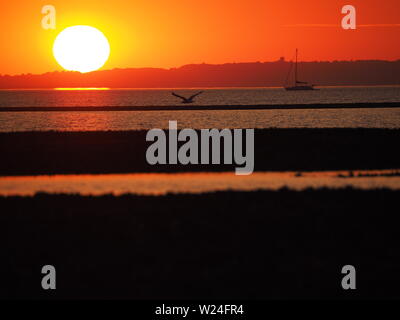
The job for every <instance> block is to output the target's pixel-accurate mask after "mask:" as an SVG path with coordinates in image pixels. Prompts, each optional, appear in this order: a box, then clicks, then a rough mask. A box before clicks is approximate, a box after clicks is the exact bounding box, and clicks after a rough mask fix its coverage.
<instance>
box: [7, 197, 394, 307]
mask: <svg viewBox="0 0 400 320" xmlns="http://www.w3.org/2000/svg"><path fill="white" fill-rule="evenodd" d="M399 195H400V192H399V191H389V190H370V191H361V190H354V189H341V190H329V189H320V190H306V191H303V192H295V191H290V190H286V189H283V190H280V191H277V192H273V191H256V192H228V191H227V192H218V193H210V194H202V195H185V194H180V195H167V196H159V197H153V196H134V195H125V196H121V197H113V196H102V197H81V196H74V195H48V194H38V195H36V196H35V197H26V198H23V197H8V198H6V197H0V207H1V208H2V212H1V214H0V239H1V240H0V241H1V242H2V255H3V256H4V257H5V259H3V260H2V263H1V264H0V278H1V279H0V280H1V286H0V297H2V298H5V297H6V298H9V299H10V298H34V299H54V298H56V299H59V298H61V299H62V298H77V299H80V298H82V299H85V298H105V299H113V298H124V299H195V298H203V299H216V298H219V299H257V300H262V299H278V298H297V299H307V298H335V299H357V298H399V291H398V288H399V285H400V272H399V270H400V253H399V250H398V243H399V240H400V236H399V232H398V225H399V222H400V218H399V215H398V212H397V211H396V210H395V208H397V207H398V199H399ZM46 264H51V265H54V266H55V267H56V269H57V290H55V291H53V292H51V294H50V293H49V292H45V291H44V290H42V289H41V286H40V279H41V272H40V270H41V267H42V266H43V265H46ZM348 264H350V265H354V266H355V268H356V270H357V290H355V291H345V290H343V289H342V287H341V279H342V277H343V275H342V274H341V269H342V267H343V266H344V265H348Z"/></svg>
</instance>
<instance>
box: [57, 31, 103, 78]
mask: <svg viewBox="0 0 400 320" xmlns="http://www.w3.org/2000/svg"><path fill="white" fill-rule="evenodd" d="M53 54H54V57H55V59H56V60H57V62H58V63H59V64H60V65H61V66H62V67H63V68H64V69H65V70H69V71H79V72H82V73H84V72H90V71H95V70H97V69H99V68H101V67H102V66H103V65H104V64H105V63H106V61H107V59H108V57H109V55H110V45H109V43H108V40H107V38H106V37H105V36H104V34H103V33H102V32H101V31H99V30H98V29H96V28H93V27H90V26H73V27H68V28H66V29H64V30H63V31H61V32H60V34H59V35H58V36H57V38H56V40H55V41H54V46H53Z"/></svg>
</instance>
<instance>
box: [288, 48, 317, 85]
mask: <svg viewBox="0 0 400 320" xmlns="http://www.w3.org/2000/svg"><path fill="white" fill-rule="evenodd" d="M297 55H298V50H297V49H296V62H295V67H294V85H293V86H286V87H285V89H286V90H288V91H298V90H316V89H315V88H314V85H313V84H309V83H308V82H304V81H299V80H298V78H297V74H298V72H297ZM291 70H292V68H290V70H289V74H288V78H289V75H290V72H291ZM286 83H287V79H286Z"/></svg>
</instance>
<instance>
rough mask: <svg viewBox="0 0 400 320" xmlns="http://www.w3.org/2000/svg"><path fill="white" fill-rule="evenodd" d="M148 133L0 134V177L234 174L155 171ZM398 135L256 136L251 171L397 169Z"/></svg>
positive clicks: (281, 132) (297, 132)
mask: <svg viewBox="0 0 400 320" xmlns="http://www.w3.org/2000/svg"><path fill="white" fill-rule="evenodd" d="M146 133H147V131H88V132H55V131H48V132H40V131H37V132H15V133H0V146H1V150H2V153H1V157H0V175H3V176H5V175H38V174H80V173H92V174H96V173H135V172H199V171H213V172H215V171H232V172H233V171H234V168H235V167H236V165H156V166H151V165H149V164H148V163H147V161H146V150H147V148H148V146H149V145H150V144H151V143H152V142H146ZM399 141H400V130H399V129H361V128H360V129H346V128H344V129H342V128H333V129H260V130H255V154H254V157H255V171H324V170H371V169H372V170H373V169H398V168H399V166H400V165H399V164H400V153H399V152H398V150H397V149H398V148H397V146H398V143H399Z"/></svg>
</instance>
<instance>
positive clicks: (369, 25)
mask: <svg viewBox="0 0 400 320" xmlns="http://www.w3.org/2000/svg"><path fill="white" fill-rule="evenodd" d="M283 27H284V28H299V27H300V28H302V27H304V28H341V27H342V26H341V24H326V23H325V24H317V23H314V24H305V23H304V24H287V25H283ZM398 27H400V23H387V24H358V25H357V28H398Z"/></svg>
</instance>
